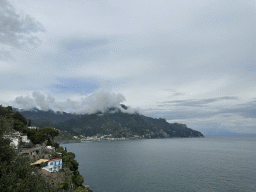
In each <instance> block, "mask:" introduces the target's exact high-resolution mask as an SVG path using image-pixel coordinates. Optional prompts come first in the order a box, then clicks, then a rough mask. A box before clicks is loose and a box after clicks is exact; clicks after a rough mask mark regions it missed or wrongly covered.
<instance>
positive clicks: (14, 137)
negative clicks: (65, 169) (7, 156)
mask: <svg viewBox="0 0 256 192" xmlns="http://www.w3.org/2000/svg"><path fill="white" fill-rule="evenodd" d="M28 128H29V129H38V127H28ZM3 137H4V138H5V139H7V138H9V139H10V140H11V143H10V146H12V147H14V148H15V149H16V150H18V152H19V155H22V156H26V157H29V158H30V159H31V161H32V162H33V161H35V162H34V163H31V165H34V166H39V165H41V163H42V162H43V163H45V166H44V167H42V169H43V170H46V171H48V172H56V171H58V170H60V169H62V159H61V158H53V156H55V155H58V156H60V157H62V154H61V153H58V152H56V151H55V147H52V146H46V143H47V140H46V141H45V142H43V143H42V144H36V145H34V144H33V143H32V142H31V140H30V139H28V136H27V135H26V134H21V133H20V132H14V133H9V134H8V135H3Z"/></svg>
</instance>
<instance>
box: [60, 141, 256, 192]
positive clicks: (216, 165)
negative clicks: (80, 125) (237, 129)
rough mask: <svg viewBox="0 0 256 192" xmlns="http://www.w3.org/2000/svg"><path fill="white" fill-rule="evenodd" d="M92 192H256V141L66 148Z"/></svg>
mask: <svg viewBox="0 0 256 192" xmlns="http://www.w3.org/2000/svg"><path fill="white" fill-rule="evenodd" d="M62 146H64V147H67V150H68V151H71V152H74V153H75V154H76V160H77V161H78V162H79V172H80V174H81V175H83V176H84V179H85V182H84V184H86V185H89V186H90V189H92V190H93V191H94V192H123V191H124V192H126V191H127V192H131V191H132V192H158V191H163V192H165V191H168V192H169V191H174V192H208V191H209V192H213V191H223V192H224V191H225V192H227V191H230V192H243V191H245V192H251V191H256V137H206V138H184V139H143V140H125V141H110V142H109V141H95V142H87V143H72V144H63V145H62Z"/></svg>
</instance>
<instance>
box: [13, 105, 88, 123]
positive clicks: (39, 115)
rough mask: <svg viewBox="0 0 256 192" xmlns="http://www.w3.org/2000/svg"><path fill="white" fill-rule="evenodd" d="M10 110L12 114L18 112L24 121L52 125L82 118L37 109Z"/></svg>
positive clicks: (75, 115)
mask: <svg viewBox="0 0 256 192" xmlns="http://www.w3.org/2000/svg"><path fill="white" fill-rule="evenodd" d="M12 110H13V111H14V112H16V111H19V113H20V114H22V115H23V116H24V117H25V118H26V119H31V120H35V121H51V122H52V123H60V122H63V121H67V120H70V119H78V118H81V117H82V116H83V115H77V114H71V113H65V112H60V111H57V112H54V111H53V110H48V111H42V110H39V109H37V108H33V109H31V110H23V109H17V108H13V109H12Z"/></svg>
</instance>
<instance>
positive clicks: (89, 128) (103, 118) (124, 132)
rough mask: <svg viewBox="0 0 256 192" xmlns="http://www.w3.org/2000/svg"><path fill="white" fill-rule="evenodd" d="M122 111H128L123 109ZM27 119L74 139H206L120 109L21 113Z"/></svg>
mask: <svg viewBox="0 0 256 192" xmlns="http://www.w3.org/2000/svg"><path fill="white" fill-rule="evenodd" d="M121 107H122V109H124V110H127V109H128V107H126V106H125V105H121ZM20 113H21V114H22V115H23V116H24V117H25V118H27V119H29V118H31V119H32V126H34V125H36V126H39V127H43V126H52V127H55V128H57V129H60V130H62V131H66V132H68V133H71V134H72V135H84V136H93V135H97V134H98V135H107V134H112V135H113V137H131V136H134V135H138V136H144V137H145V138H166V137H203V136H204V135H203V134H202V133H201V132H199V131H195V130H193V129H190V128H188V127H187V126H186V125H185V124H178V123H168V122H167V121H166V120H165V119H162V118H159V119H154V118H151V117H146V116H144V115H140V114H138V113H134V114H129V113H124V112H122V111H121V110H120V109H118V108H109V109H108V110H107V112H105V113H102V112H97V113H95V114H87V115H76V114H68V113H62V114H61V113H58V114H55V113H54V112H53V111H40V110H34V111H20Z"/></svg>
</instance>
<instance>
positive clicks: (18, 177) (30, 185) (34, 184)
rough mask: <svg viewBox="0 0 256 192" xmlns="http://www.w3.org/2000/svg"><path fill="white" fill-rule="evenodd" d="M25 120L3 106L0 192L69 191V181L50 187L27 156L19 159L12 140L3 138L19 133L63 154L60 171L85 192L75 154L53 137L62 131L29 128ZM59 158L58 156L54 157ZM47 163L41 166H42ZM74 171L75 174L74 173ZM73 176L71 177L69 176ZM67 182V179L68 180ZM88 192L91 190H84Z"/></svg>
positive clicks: (0, 127) (0, 112)
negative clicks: (48, 145) (63, 165)
mask: <svg viewBox="0 0 256 192" xmlns="http://www.w3.org/2000/svg"><path fill="white" fill-rule="evenodd" d="M24 119H25V118H24V117H23V116H22V115H21V114H20V113H17V112H16V113H13V111H12V108H11V107H10V106H9V107H2V106H1V105H0V191H1V192H2V191H3V192H13V191H28V192H29V191H31V192H34V191H39V192H41V191H47V192H48V191H59V189H68V188H69V187H70V186H69V182H68V180H66V181H65V182H64V183H62V184H61V185H59V186H57V187H56V186H54V187H53V186H51V185H50V184H49V183H48V182H46V180H45V178H43V177H42V176H41V175H40V174H39V173H38V169H37V168H35V167H34V166H31V165H30V163H31V162H30V159H29V158H28V157H23V156H19V155H18V152H17V151H16V150H15V149H14V148H12V147H11V146H10V139H4V137H3V136H4V135H9V134H11V133H14V132H16V131H21V132H23V133H24V132H26V133H28V138H29V139H31V140H32V142H34V144H36V143H41V142H43V141H45V140H46V139H47V140H48V144H50V145H52V146H54V147H55V148H56V151H57V152H61V153H62V154H63V157H62V159H63V163H64V164H66V168H64V169H61V170H60V171H61V172H63V171H64V172H66V173H67V176H68V177H69V179H70V181H72V183H74V184H75V186H77V187H80V188H78V189H77V190H80V189H81V190H82V189H83V187H81V185H82V183H83V182H84V178H83V176H81V175H80V174H79V171H78V166H79V164H78V162H77V161H76V160H75V154H74V153H72V152H67V150H66V149H65V150H64V148H63V147H59V144H58V143H56V142H54V140H53V139H54V137H56V136H58V134H59V131H58V130H55V129H53V128H51V127H45V128H42V129H39V130H35V129H31V130H30V129H27V127H26V125H25V124H26V122H25V121H24ZM57 157H60V156H59V155H57V154H55V155H54V158H57ZM45 165H46V164H45V163H41V164H40V167H44V166H45ZM70 170H71V171H73V174H72V172H70ZM70 173H71V175H70ZM66 179H68V178H66ZM85 191H88V190H85Z"/></svg>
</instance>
